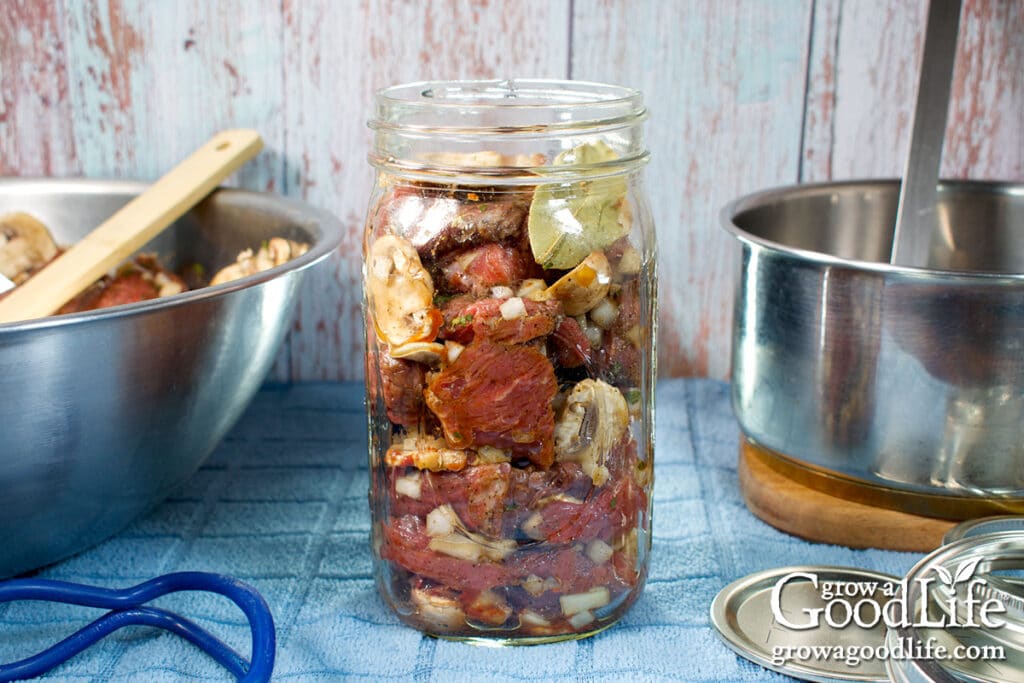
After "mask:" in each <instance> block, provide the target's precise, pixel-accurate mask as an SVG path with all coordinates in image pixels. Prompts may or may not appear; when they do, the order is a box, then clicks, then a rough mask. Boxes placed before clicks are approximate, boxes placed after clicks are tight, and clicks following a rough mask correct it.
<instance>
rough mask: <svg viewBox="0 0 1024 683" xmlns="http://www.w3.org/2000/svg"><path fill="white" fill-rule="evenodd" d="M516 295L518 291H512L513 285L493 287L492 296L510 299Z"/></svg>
mask: <svg viewBox="0 0 1024 683" xmlns="http://www.w3.org/2000/svg"><path fill="white" fill-rule="evenodd" d="M515 295H516V293H515V292H513V291H512V288H511V287H505V286H504V285H499V286H498V287H491V296H493V297H494V298H495V299H509V298H511V297H513V296H515Z"/></svg>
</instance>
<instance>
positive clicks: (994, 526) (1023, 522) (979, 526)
mask: <svg viewBox="0 0 1024 683" xmlns="http://www.w3.org/2000/svg"><path fill="white" fill-rule="evenodd" d="M1002 531H1024V516H1022V515H1001V516H998V517H982V518H981V519H969V520H967V521H966V522H961V523H960V524H957V525H956V526H955V527H953V528H952V529H950V530H949V531H947V532H946V535H945V536H943V537H942V545H949V544H950V543H953V542H954V541H959V540H960V539H961V538H969V537H974V536H983V535H985V534H995V533H999V532H1002Z"/></svg>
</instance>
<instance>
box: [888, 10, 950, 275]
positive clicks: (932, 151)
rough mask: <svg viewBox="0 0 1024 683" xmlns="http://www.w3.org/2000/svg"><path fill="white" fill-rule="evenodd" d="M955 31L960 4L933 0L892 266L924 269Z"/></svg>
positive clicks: (931, 232)
mask: <svg viewBox="0 0 1024 683" xmlns="http://www.w3.org/2000/svg"><path fill="white" fill-rule="evenodd" d="M959 30H960V0H931V2H930V3H929V5H928V22H927V26H926V27H925V34H924V50H923V51H922V54H921V73H920V76H919V79H918V83H917V103H916V105H915V106H914V124H913V127H912V129H911V133H910V149H909V151H908V153H907V162H906V166H905V167H904V169H903V183H902V185H901V186H900V200H899V207H898V208H897V210H896V229H895V233H894V234H893V242H892V254H891V257H890V262H892V263H894V264H896V265H900V266H910V267H918V268H921V267H925V266H927V265H928V261H929V256H930V252H931V239H932V234H933V233H934V228H935V204H936V200H937V198H938V184H939V167H940V165H941V163H942V140H943V137H944V136H945V134H946V117H947V115H948V113H949V91H950V86H951V83H952V80H953V64H954V62H955V61H956V39H957V34H958V33H959Z"/></svg>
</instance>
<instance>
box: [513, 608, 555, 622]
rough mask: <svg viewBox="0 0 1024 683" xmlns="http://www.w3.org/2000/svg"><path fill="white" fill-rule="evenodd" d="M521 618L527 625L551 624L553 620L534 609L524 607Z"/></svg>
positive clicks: (520, 614)
mask: <svg viewBox="0 0 1024 683" xmlns="http://www.w3.org/2000/svg"><path fill="white" fill-rule="evenodd" d="M519 620H520V621H521V622H522V623H524V624H526V625H527V626H551V622H550V621H548V620H547V619H545V618H544V617H542V616H541V615H539V614H537V613H536V612H534V611H533V610H532V609H524V610H523V611H522V612H520V613H519Z"/></svg>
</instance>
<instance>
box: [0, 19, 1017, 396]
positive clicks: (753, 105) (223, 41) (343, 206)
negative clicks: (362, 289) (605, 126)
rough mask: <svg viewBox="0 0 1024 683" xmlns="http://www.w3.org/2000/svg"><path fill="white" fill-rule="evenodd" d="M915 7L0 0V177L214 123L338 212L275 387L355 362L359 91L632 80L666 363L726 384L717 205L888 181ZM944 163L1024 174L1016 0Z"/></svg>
mask: <svg viewBox="0 0 1024 683" xmlns="http://www.w3.org/2000/svg"><path fill="white" fill-rule="evenodd" d="M925 10H926V3H925V0H780V1H778V2H760V1H758V0H727V1H724V2H711V1H710V0H703V1H697V0H632V1H630V0H552V1H548V0H516V1H512V0H508V1H506V2H497V1H494V0H492V1H491V2H487V1H486V0H435V1H432V2H426V1H421V2H414V1H412V0H313V1H310V0H283V1H282V0H255V1H254V0H222V1H221V2H217V3H205V2H200V1H199V0H178V1H176V2H147V1H145V0H109V1H106V0H104V1H100V0H54V1H53V2H39V1H37V0H0V174H15V175H57V176H63V175H88V176H94V177H132V178H154V177H156V176H157V175H159V173H160V172H161V170H162V169H165V168H167V167H169V166H170V165H171V164H173V163H174V162H175V161H177V160H178V159H180V158H181V157H182V156H184V155H185V154H186V153H187V152H188V151H189V150H190V149H191V148H192V147H194V146H195V145H197V144H199V143H200V142H202V141H203V140H204V139H206V137H208V136H209V135H210V134H211V133H212V132H213V131H215V130H217V129H219V128H223V127H227V126H251V127H255V128H257V129H259V130H260V131H261V132H262V133H263V135H264V137H265V139H266V141H267V150H266V152H265V153H264V154H263V156H262V157H261V158H260V160H259V161H258V162H257V163H255V164H253V165H251V166H249V167H248V168H247V169H246V170H245V171H244V172H243V173H242V174H241V175H240V177H239V178H238V181H237V182H238V183H239V184H241V185H243V186H245V187H250V188H255V189H266V190H271V191H276V192H282V193H285V194H288V195H293V196H298V197H302V198H304V199H307V200H308V201H311V202H313V203H315V204H318V205H321V206H323V207H325V208H328V209H330V210H331V211H333V212H335V213H336V214H337V215H338V216H339V217H340V218H341V219H342V221H343V222H344V224H345V226H346V237H345V240H344V243H343V245H342V248H341V250H340V251H339V253H338V254H337V255H336V256H335V257H334V258H333V259H332V260H331V261H330V262H329V263H328V264H327V265H326V266H325V267H323V268H321V269H320V270H319V271H318V272H316V273H315V274H314V275H313V277H311V278H310V279H309V281H308V284H307V286H306V288H305V291H304V292H303V298H302V302H301V305H300V308H299V310H298V311H297V313H296V316H295V320H294V325H293V329H292V332H291V334H290V335H289V340H288V342H287V343H286V345H285V347H284V348H283V349H282V351H281V355H280V356H279V358H278V362H277V364H276V366H275V368H274V371H273V377H275V378H276V379H293V380H307V379H335V378H343V379H349V378H357V377H359V376H361V372H362V371H361V367H362V359H361V348H362V345H361V342H360V340H359V335H358V333H357V332H356V330H357V329H358V326H359V320H358V302H359V277H358V276H359V254H358V244H359V235H360V231H361V228H362V217H363V212H364V211H365V201H366V197H367V195H368V192H369V188H370V183H371V181H372V174H371V173H370V169H369V168H368V166H367V165H366V164H365V155H366V151H367V149H368V146H369V143H370V134H369V131H368V130H367V129H366V127H365V125H364V122H365V119H366V118H367V116H368V115H369V113H370V103H371V98H372V93H373V91H374V90H375V89H377V88H379V87H383V86H385V85H388V84H391V83H395V82H400V81H406V80H414V79H427V78H494V77H506V76H510V75H520V76H531V77H551V78H565V77H572V78H581V79H593V80H605V81H612V82H619V83H623V84H628V85H633V86H635V87H639V88H641V89H643V90H644V91H645V93H646V94H647V96H648V101H649V103H650V108H651V112H652V117H651V120H650V122H649V124H648V134H649V139H650V146H651V148H652V151H653V153H654V157H653V161H652V163H651V166H650V168H649V171H648V183H649V189H650V194H651V196H652V200H653V203H654V210H655V217H656V220H657V221H658V228H659V241H660V248H661V259H662V261H663V262H664V263H671V267H670V268H663V270H662V273H663V275H662V281H661V282H662V284H661V293H662V300H661V304H662V306H661V308H662V320H661V333H662V334H661V342H662V343H661V354H660V355H661V368H662V372H663V373H664V374H671V375H710V376H713V377H726V376H727V375H728V372H729V355H728V347H729V342H728V340H729V332H730V325H731V321H730V315H731V300H732V280H733V277H734V274H735V267H736V256H737V253H736V248H735V246H734V245H733V244H732V243H731V242H730V241H729V239H727V238H726V236H725V235H724V233H722V231H721V230H719V228H718V212H719V210H720V208H721V206H722V204H724V203H725V202H726V201H728V200H729V199H731V198H732V197H735V196H737V195H739V194H742V193H745V192H750V191H753V190H756V189H758V188H761V187H766V186H770V185H779V184H788V183H794V182H798V181H818V180H827V179H832V178H852V177H869V176H893V175H897V174H898V173H899V171H900V166H901V163H900V159H901V157H902V154H903V151H904V147H905V145H906V141H907V138H908V134H909V123H910V112H911V107H912V101H913V88H914V86H913V83H914V77H915V73H916V70H917V67H918V61H917V60H918V59H919V55H920V45H919V36H920V31H921V28H922V24H923V20H924V15H925ZM955 79H956V82H955V85H954V103H953V106H952V109H951V112H950V114H951V115H950V124H949V130H948V133H947V143H946V154H945V159H944V162H943V170H944V173H945V174H946V175H948V176H953V177H972V178H1002V179H1015V180H1021V179H1024V132H1022V130H1024V0H968V2H967V3H966V7H965V16H964V23H963V28H962V30H961V40H960V46H959V54H958V66H957V71H956V76H955Z"/></svg>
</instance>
